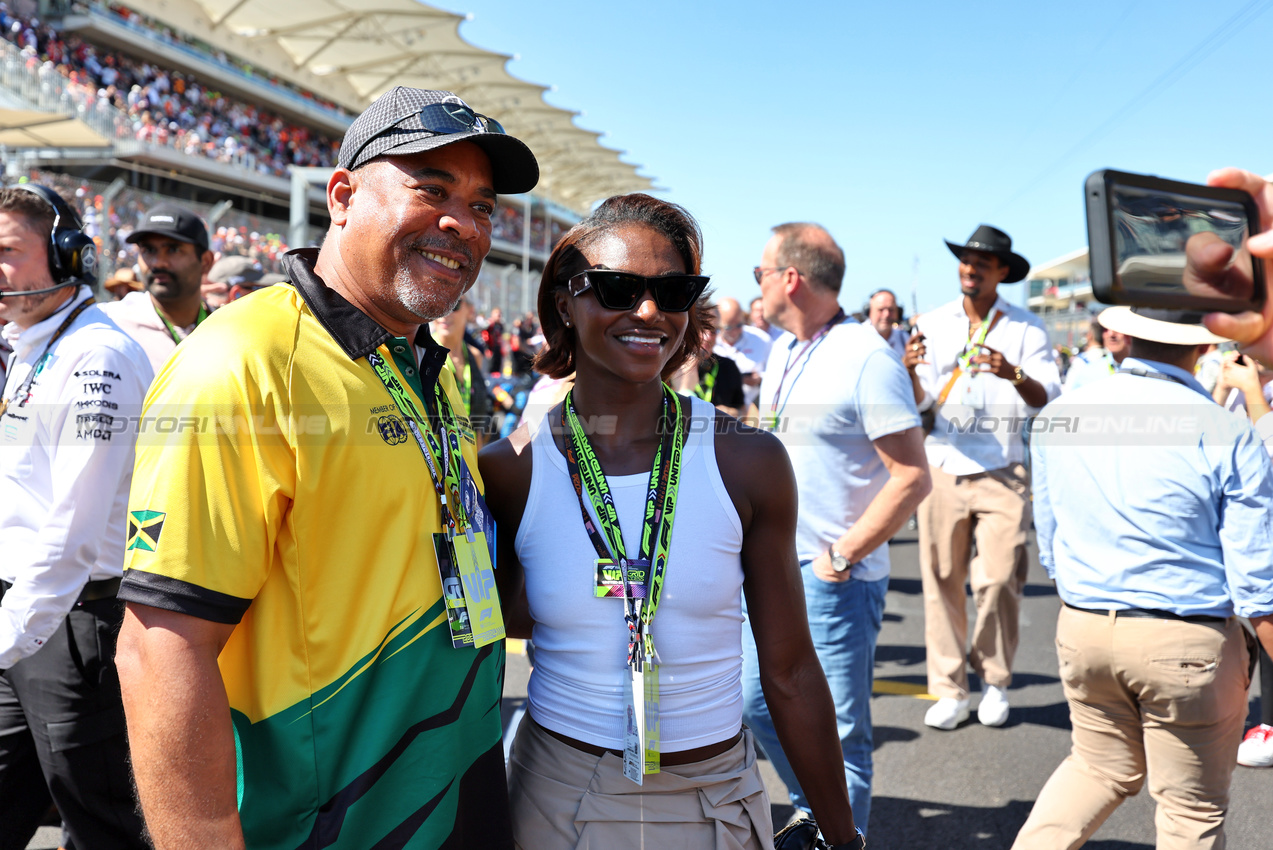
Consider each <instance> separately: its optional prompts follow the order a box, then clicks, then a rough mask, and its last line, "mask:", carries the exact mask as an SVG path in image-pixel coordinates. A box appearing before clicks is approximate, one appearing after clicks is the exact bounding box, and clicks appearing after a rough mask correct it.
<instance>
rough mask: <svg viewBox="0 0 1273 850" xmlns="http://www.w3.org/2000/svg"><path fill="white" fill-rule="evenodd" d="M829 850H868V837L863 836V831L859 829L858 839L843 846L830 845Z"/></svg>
mask: <svg viewBox="0 0 1273 850" xmlns="http://www.w3.org/2000/svg"><path fill="white" fill-rule="evenodd" d="M827 850H866V836H865V835H863V834H862V830H861V828H860V827H859V828H858V834H857V837H856V838H854V839H853V840H852V841H846V842H844V843H843V844H828V845H827Z"/></svg>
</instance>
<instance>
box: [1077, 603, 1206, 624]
mask: <svg viewBox="0 0 1273 850" xmlns="http://www.w3.org/2000/svg"><path fill="white" fill-rule="evenodd" d="M1061 604H1063V605H1064V606H1065V607H1066V608H1071V609H1073V610H1075V611H1082V612H1083V613H1084V614H1099V615H1100V616H1102V617H1108V616H1109V615H1110V611H1109V610H1108V609H1101V608H1080V607H1079V606H1077V605H1071V604H1070V603H1068V602H1063V603H1061ZM1113 613H1114V616H1115V617H1137V618H1141V619H1150V620H1180V621H1182V622H1185V623H1223V622H1226V621H1227V620H1228V619H1229V618H1228V617H1212V616H1209V615H1207V614H1189V615H1185V614H1177V613H1175V612H1174V611H1156V610H1154V609H1152V608H1115V609H1114V612H1113Z"/></svg>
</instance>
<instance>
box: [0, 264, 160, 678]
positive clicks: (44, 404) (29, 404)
mask: <svg viewBox="0 0 1273 850" xmlns="http://www.w3.org/2000/svg"><path fill="white" fill-rule="evenodd" d="M91 297H92V292H91V291H90V290H89V288H88V287H87V286H81V287H80V288H79V291H78V292H77V293H76V295H75V297H74V298H72V299H71V301H70V303H68V304H66V305H65V306H63V307H62V308H61V309H59V310H58V311H57V312H56V313H54V314H53V315H52V316H50V317H48V318H47V319H45V320H44V321H42V322H39V323H37V324H35V325H32V326H31V327H29V328H27V329H25V330H23V329H21V328H19V327H18V325H17V324H15V323H10V324H8V325H6V326H5V327H4V330H3V334H4V337H5V339H6V340H7V341H8V342H9V344H10V345H12V346H13V349H14V353H13V355H12V356H11V358H10V361H9V368H8V375H7V380H6V381H5V387H4V396H3V397H4V398H6V399H10V401H9V406H8V409H7V410H6V411H5V413H4V415H3V416H0V552H3V553H4V555H3V557H0V579H3V580H5V581H7V582H10V583H11V584H12V585H13V586H12V587H11V588H10V589H9V590H8V591H7V592H6V593H5V594H4V600H3V603H0V670H3V669H8V668H10V667H12V666H13V665H14V664H16V663H17V662H18V661H20V660H22V659H23V658H25V657H27V656H29V655H32V654H34V653H35V652H36V650H38V649H39V648H40V647H41V646H43V645H44V643H45V641H47V640H48V639H49V638H50V637H51V636H52V635H53V633H54V632H55V631H57V628H58V626H59V625H61V623H62V620H64V619H65V618H66V615H67V613H68V612H69V611H70V610H71V607H72V606H73V605H74V604H75V600H76V598H77V597H78V596H79V594H80V591H81V590H82V589H83V587H84V585H85V584H86V583H87V582H89V581H97V580H100V579H108V578H118V577H119V576H120V575H122V573H123V565H124V542H125V536H126V533H127V520H126V517H127V515H128V513H127V511H128V487H129V483H130V482H131V481H132V474H133V445H134V433H135V431H134V429H133V427H132V423H131V422H129V421H128V418H129V417H136V416H139V415H140V413H141V406H142V400H143V398H144V397H145V394H146V389H147V387H149V386H150V382H151V379H152V378H153V377H154V372H153V371H152V369H151V367H150V363H149V361H148V360H147V359H146V354H145V352H144V351H142V349H141V346H139V345H138V344H137V343H136V342H134V341H133V340H131V339H129V338H128V336H127V335H125V334H124V333H123V332H122V331H120V330H119V328H118V327H116V326H115V324H114V323H113V322H111V321H110V320H109V319H108V318H106V316H105V315H104V314H103V313H102V311H101V309H100V308H98V307H97V306H91V307H89V308H88V309H86V310H84V312H82V313H81V314H80V315H79V316H77V317H76V319H75V321H74V322H73V323H72V324H71V326H70V327H69V328H67V330H66V331H65V332H64V333H63V335H62V337H61V338H60V339H59V340H58V341H57V342H56V343H54V344H53V347H52V348H51V349H50V351H49V355H50V356H49V358H48V359H47V360H45V361H44V366H43V368H42V369H41V370H40V371H39V372H38V374H37V375H36V377H35V379H34V380H33V381H32V383H31V386H30V390H29V394H27V393H23V394H22V395H23V396H25V397H20V396H19V394H18V391H19V389H20V388H21V387H22V385H23V384H24V383H25V381H26V379H27V377H28V376H30V375H31V372H32V370H33V369H35V368H36V367H37V366H38V365H39V361H40V359H41V355H42V354H43V352H44V347H45V345H47V344H48V341H49V339H50V338H51V337H52V336H53V333H54V331H56V330H57V328H58V327H59V326H60V325H61V324H62V322H63V321H64V320H65V318H66V317H67V315H69V314H70V312H71V311H72V310H73V309H74V308H75V307H76V306H77V305H78V304H80V303H81V302H83V301H85V300H87V299H89V298H91Z"/></svg>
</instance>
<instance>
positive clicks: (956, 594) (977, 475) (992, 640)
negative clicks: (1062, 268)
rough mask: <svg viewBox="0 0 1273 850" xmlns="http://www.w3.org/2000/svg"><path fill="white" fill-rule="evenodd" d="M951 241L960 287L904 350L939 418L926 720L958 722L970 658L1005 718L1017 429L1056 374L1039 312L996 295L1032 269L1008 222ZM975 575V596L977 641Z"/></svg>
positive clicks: (1012, 615) (929, 533)
mask: <svg viewBox="0 0 1273 850" xmlns="http://www.w3.org/2000/svg"><path fill="white" fill-rule="evenodd" d="M946 246H947V247H948V248H949V249H950V251H951V253H952V254H954V255H955V256H956V257H958V258H959V287H960V292H961V295H960V297H959V298H957V299H955V300H954V301H952V302H950V303H949V304H946V305H944V306H942V307H939V308H937V309H936V310H932V311H931V312H928V313H925V314H924V315H923V316H920V318H919V324H918V331H917V333H916V334H915V336H913V337H912V338H911V340H910V343H909V344H908V346H907V351H906V353H905V356H904V357H903V362H904V363H905V364H906V367H907V368H908V369H909V370H910V372H911V382H912V384H913V385H914V388H915V400H916V402H917V403H918V404H919V408H920V410H921V411H929V414H928V415H929V417H930V419H931V421H932V422H933V428H932V431H931V433H930V434H929V436H928V438H927V440H926V441H925V443H924V448H925V450H926V451H927V453H928V463H929V467H930V471H931V472H932V478H933V489H932V493H931V494H930V495H929V496H928V498H926V499H925V500H924V501H923V502H922V503H921V504H920V506H919V511H918V518H919V544H920V550H919V564H920V574H921V576H922V578H923V583H924V621H925V624H924V631H925V642H926V644H927V649H928V690H929V693H931V694H933V695H935V696H936V697H938V699H937V701H936V702H935V703H934V704H933V706H932V707H931V708H930V709H929V710H928V713H927V714H926V715H925V717H924V722H925V723H926V724H928V725H929V726H932V727H935V728H937V729H954V728H955V727H956V726H958V725H959V724H960V723H962V722H963V721H964V720H966V719H967V718H968V714H969V711H968V704H969V701H970V700H969V691H968V664H969V662H971V664H972V668H973V670H974V671H975V672H976V673H977V675H978V676H979V677H980V678H981V681H982V688H983V690H982V699H981V704H980V706H979V708H978V710H977V719H978V720H980V721H981V722H982V723H983V724H984V725H986V726H1002V725H1003V724H1004V723H1005V722H1007V719H1008V707H1009V706H1008V695H1007V689H1008V686H1009V684H1010V683H1011V681H1012V661H1013V657H1014V655H1015V654H1016V649H1017V641H1018V635H1017V624H1018V615H1019V610H1020V600H1021V594H1022V590H1023V588H1024V587H1025V579H1026V532H1027V531H1029V528H1030V493H1029V479H1028V476H1027V473H1026V467H1025V449H1024V444H1023V443H1022V440H1021V429H1022V427H1024V425H1025V422H1026V418H1027V417H1028V416H1030V415H1032V414H1034V413H1037V412H1038V410H1039V408H1041V407H1043V405H1045V404H1047V403H1048V400H1049V399H1052V398H1055V397H1056V396H1057V395H1058V394H1059V393H1060V391H1061V385H1060V384H1061V382H1060V375H1059V374H1058V373H1057V368H1056V364H1055V363H1054V362H1053V360H1052V357H1051V345H1050V344H1049V342H1048V334H1047V331H1046V330H1045V329H1044V327H1043V323H1042V322H1041V321H1040V320H1039V318H1038V317H1037V316H1035V315H1034V314H1032V313H1030V312H1029V311H1027V310H1025V309H1023V308H1021V307H1018V306H1016V305H1014V304H1009V303H1008V302H1007V301H1005V300H1004V299H1003V297H1002V296H1000V295H999V292H998V288H999V284H1001V283H1015V282H1017V281H1019V280H1021V279H1022V278H1024V277H1025V276H1026V273H1027V272H1028V271H1029V270H1030V264H1029V263H1028V262H1027V261H1026V259H1025V257H1022V256H1021V255H1019V254H1016V253H1013V251H1012V240H1011V239H1010V238H1009V237H1008V234H1006V233H1004V232H1003V231H1002V230H998V229H996V228H993V227H990V226H989V225H985V224H983V225H981V226H980V227H978V228H977V230H976V231H974V232H973V234H972V236H971V237H969V239H968V241H967V242H966V243H965V244H963V245H958V244H955V243H953V242H949V241H948V242H946ZM974 543H975V544H976V548H977V557H976V558H973V557H972V549H973V544H974ZM966 581H971V584H972V591H973V597H974V599H975V600H976V604H977V622H976V625H975V626H974V627H973V632H972V651H971V652H969V651H968V622H967V615H966V613H965V605H966V602H965V595H964V583H965V582H966Z"/></svg>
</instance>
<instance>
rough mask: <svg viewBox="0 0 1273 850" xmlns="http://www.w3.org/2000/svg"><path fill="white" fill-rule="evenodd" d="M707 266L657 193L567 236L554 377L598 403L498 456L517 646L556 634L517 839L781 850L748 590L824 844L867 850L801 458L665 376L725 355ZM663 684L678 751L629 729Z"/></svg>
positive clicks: (516, 757) (547, 642)
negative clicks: (708, 329) (804, 547)
mask: <svg viewBox="0 0 1273 850" xmlns="http://www.w3.org/2000/svg"><path fill="white" fill-rule="evenodd" d="M701 256H702V243H701V237H700V235H699V231H698V225H697V224H696V223H695V222H694V220H693V219H692V218H691V217H690V216H689V214H688V213H686V212H685V211H684V210H682V209H681V208H679V207H676V206H673V205H671V204H668V203H666V202H664V201H660V200H657V199H655V198H651V197H650V196H648V195H623V196H619V197H615V198H610V199H609V200H607V201H606V202H605V203H603V204H602V205H601V206H600V207H599V208H598V209H597V211H596V212H594V213H593V214H592V215H591V216H590V217H589V218H587V219H586V220H584V221H583V222H581V223H579V224H578V225H576V226H575V227H574V228H573V229H572V230H571V231H570V232H569V233H567V234H566V236H565V237H563V239H562V240H561V242H559V243H558V245H557V247H556V249H554V251H553V254H552V256H551V257H550V258H549V261H548V264H547V267H546V268H545V271H544V276H543V280H542V282H541V285H540V291H539V315H540V321H541V322H542V323H543V328H544V335H545V338H546V343H545V347H544V350H543V351H541V353H540V355H539V357H538V358H537V360H536V369H537V370H538V371H541V372H543V373H544V374H547V375H553V376H556V377H561V376H564V375H566V374H568V373H569V372H571V371H572V370H573V371H575V372H576V374H575V384H574V388H573V390H572V391H571V394H570V395H569V396H567V397H566V400H565V401H564V402H563V403H562V405H558V406H557V407H555V408H554V409H553V410H552V411H550V412H549V414H548V416H547V418H546V419H544V420H542V424H541V425H540V426H539V427H538V428H537V429H535V431H534V432H533V433H532V431H531V430H530V429H528V428H525V427H523V428H519V430H518V431H517V432H515V433H514V434H513V436H512V437H510V438H509V439H506V440H501V441H499V442H498V443H495V444H493V445H492V446H490V447H488V448H487V449H486V450H484V451H483V453H482V455H481V470H482V478H483V479H484V481H485V482H486V487H487V490H486V495H487V500H488V502H489V504H490V507H491V510H492V512H493V513H494V514H495V516H496V519H497V520H498V521H499V523H500V535H501V543H500V551H501V552H515V555H516V557H515V558H509V559H508V562H507V563H505V562H501V566H500V570H499V572H500V573H502V574H504V580H507V579H509V578H512V579H513V580H514V581H513V584H514V585H515V587H513V588H512V589H510V590H509V592H507V593H506V594H502V598H504V599H505V600H508V601H509V604H508V608H507V609H506V615H505V616H506V620H507V622H508V626H509V631H510V633H511V634H516V633H518V632H521V633H522V634H523V635H524V634H526V633H527V632H526V629H527V627H528V626H530V625H531V624H532V622H533V636H534V639H535V645H536V648H537V652H536V665H535V670H534V672H533V673H532V675H531V681H530V686H529V689H528V693H529V698H530V699H529V702H530V708H529V712H528V715H527V718H526V719H525V720H524V721H523V722H522V724H521V726H520V727H519V729H518V733H517V738H516V740H515V741H514V743H513V749H512V755H511V758H510V762H509V797H510V803H511V806H512V810H513V829H514V837H515V839H516V841H517V843H518V845H519V846H521V847H525V848H527V849H528V850H529V848H535V850H556V849H557V848H574V847H580V848H583V847H605V848H616V849H617V850H623V848H642V847H694V848H726V847H728V848H766V847H771V846H772V842H773V827H772V823H771V818H770V813H769V801H768V798H767V797H766V795H765V790H764V782H763V780H762V779H761V776H760V773H759V769H758V767H757V760H756V751H755V748H754V746H753V741H752V737H751V735H750V733H749V732H747V731H746V729H745V728H744V727H743V726H742V708H743V700H742V686H741V683H740V681H739V677H740V666H741V665H740V657H741V655H742V631H743V612H742V595H743V594H744V593H745V594H746V596H747V600H748V605H749V606H750V610H751V613H752V627H753V629H754V630H755V632H756V643H757V644H758V645H759V646H760V647H762V648H763V649H762V652H761V655H760V675H761V678H762V681H763V683H764V687H765V691H766V693H767V694H768V696H769V698H770V700H771V706H772V707H773V709H774V717H775V720H776V721H777V725H778V730H779V733H780V734H781V735H782V737H783V743H784V746H785V748H786V751H787V753H788V754H789V755H790V756H791V761H792V764H793V766H794V768H795V770H796V772H797V774H799V775H800V777H801V778H802V779H803V780H804V782H805V785H806V787H807V788H808V789H809V792H810V804H811V807H812V809H813V811H814V814H815V815H816V816H817V819H818V823H819V824H820V825H821V828H822V831H823V834H824V835H825V837H826V838H827V839H828V840H829V841H831V842H837V843H836V844H835V846H836V848H837V850H860V848H861V847H862V838H861V835H860V834H857V833H856V832H855V829H854V818H853V813H852V811H851V809H850V805H849V797H848V792H847V789H846V788H845V782H844V772H843V770H842V767H841V765H840V759H839V757H838V754H837V753H836V750H835V720H834V715H833V708H832V702H831V697H830V694H829V692H828V691H827V688H826V679H825V678H824V677H823V675H822V670H821V668H820V667H819V665H818V659H817V656H816V655H815V654H814V651H813V645H812V642H811V641H810V638H809V630H808V626H807V625H806V622H805V616H804V608H803V605H802V599H801V593H800V577H799V571H798V569H797V566H796V557H795V547H794V545H793V533H794V530H795V487H794V482H793V481H792V478H791V467H790V464H789V462H788V460H787V457H786V453H785V452H784V451H783V450H782V447H781V446H780V445H779V444H778V442H777V441H776V440H774V439H773V438H772V437H770V436H768V435H766V434H764V433H762V432H759V431H757V430H755V429H752V428H748V427H747V426H744V425H741V424H740V423H738V422H737V420H734V419H732V418H730V417H728V416H726V415H725V414H722V413H720V412H718V411H716V410H713V409H712V407H711V406H710V405H708V404H706V403H705V402H702V401H699V400H697V399H693V400H685V399H682V397H680V396H679V395H677V394H676V393H673V392H672V391H671V389H670V388H668V387H666V386H665V383H664V381H665V380H666V379H667V378H668V377H670V376H671V375H672V374H674V373H675V371H676V370H677V369H678V368H679V367H680V366H681V365H682V364H683V363H684V362H685V361H686V359H687V358H689V357H690V356H692V355H693V354H694V352H695V351H696V350H697V349H698V348H699V345H700V343H701V339H702V336H701V334H702V330H703V327H704V324H705V323H706V316H705V309H704V308H705V304H704V302H703V301H702V300H701V299H700V296H701V295H702V292H703V288H704V287H705V286H706V283H707V279H706V278H705V277H702V276H701V275H700V274H699V267H700V262H701V260H700V258H701ZM684 408H687V409H688V410H686V409H684ZM686 412H688V413H689V414H690V415H689V416H688V417H686V416H685V414H686ZM704 421H706V423H707V424H708V426H709V427H706V428H704V427H702V425H703V424H704ZM584 423H587V424H586V425H585V424H584ZM687 435H688V436H687ZM669 498H670V499H672V501H671V502H669V501H668V499H669ZM611 500H612V501H611ZM651 503H652V504H653V505H655V506H657V510H656V512H655V513H653V514H647V507H649V506H650V505H651ZM610 504H613V507H614V510H613V512H610V511H609V510H608V508H607V507H606V506H608V505H610ZM576 506H578V509H576ZM647 517H648V518H647ZM585 518H586V519H585ZM643 541H644V542H643ZM603 558H604V559H605V560H603ZM619 559H625V560H623V561H622V562H620V560H619ZM627 559H631V561H632V562H630V561H629V560H627ZM599 561H600V562H601V564H598V562H599ZM646 561H649V562H650V566H647V565H646V564H645V562H646ZM607 562H613V563H614V564H615V566H614V567H609V568H606V567H603V568H602V569H601V570H598V566H601V565H604V564H605V563H607ZM621 563H622V564H627V565H628V567H627V569H624V568H623V567H621V566H620V564H621ZM636 570H639V571H640V578H637V577H636V576H634V574H633V571H636ZM625 573H626V574H627V575H628V576H629V579H630V580H629V581H627V582H624V581H623V575H624V574H625ZM522 574H524V577H525V585H524V595H523V594H522V593H521V592H520V587H519V585H520V584H521V582H520V578H521V575H522ZM598 591H600V594H598ZM625 596H626V598H625ZM637 600H640V607H639V608H638V604H637ZM629 616H631V617H633V618H634V619H633V620H632V621H631V622H632V623H633V627H632V629H631V630H630V629H629V627H628V625H626V622H628V621H627V618H628V617H629ZM647 637H648V641H647ZM652 662H653V663H656V664H657V666H652ZM634 680H635V681H634ZM653 682H657V689H658V695H657V697H655V698H654V699H653V702H654V703H657V706H655V705H653V704H650V703H649V702H647V705H646V707H647V708H648V709H649V710H651V711H653V710H655V708H657V714H658V718H659V721H658V725H659V727H660V731H659V740H658V742H656V743H650V741H649V740H648V738H646V739H645V741H644V745H643V741H642V739H643V737H644V736H642V735H640V734H639V731H638V730H640V729H642V728H644V725H643V724H641V723H639V722H638V723H636V724H635V727H634V728H633V730H632V731H629V726H628V724H627V723H626V722H625V717H626V716H627V713H628V710H629V709H628V706H629V705H631V706H632V709H631V710H632V711H633V712H635V711H636V708H635V706H636V696H637V695H638V694H642V693H650V691H648V690H647V688H648V687H649V686H650V685H651V683H653ZM628 694H632V696H631V697H629V696H628ZM645 745H649V746H650V747H651V748H652V749H653V751H654V752H655V755H654V756H653V759H654V761H655V762H656V763H657V764H658V766H659V767H658V772H648V765H649V764H650V763H651V758H650V756H649V755H644V757H643V754H645V753H646V752H647V749H646V746H645ZM637 780H640V782H639V787H638V783H637Z"/></svg>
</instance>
